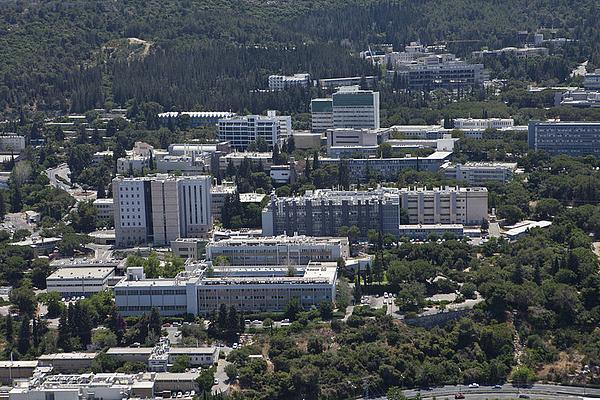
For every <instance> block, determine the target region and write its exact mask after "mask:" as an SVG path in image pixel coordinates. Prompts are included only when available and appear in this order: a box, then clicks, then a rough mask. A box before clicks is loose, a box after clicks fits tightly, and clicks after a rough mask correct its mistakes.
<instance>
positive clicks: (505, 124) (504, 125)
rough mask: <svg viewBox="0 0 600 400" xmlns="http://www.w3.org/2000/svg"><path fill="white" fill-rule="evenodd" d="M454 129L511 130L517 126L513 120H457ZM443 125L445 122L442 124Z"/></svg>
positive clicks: (480, 130)
mask: <svg viewBox="0 0 600 400" xmlns="http://www.w3.org/2000/svg"><path fill="white" fill-rule="evenodd" d="M453 121H454V129H460V130H462V131H479V132H482V131H485V130H486V129H509V128H512V127H513V126H515V120H514V119H512V118H456V119H454V120H453ZM440 124H442V125H443V121H442V122H441V123H440Z"/></svg>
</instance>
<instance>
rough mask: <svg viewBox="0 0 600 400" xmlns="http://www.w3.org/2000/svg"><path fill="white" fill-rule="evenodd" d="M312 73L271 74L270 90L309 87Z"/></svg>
mask: <svg viewBox="0 0 600 400" xmlns="http://www.w3.org/2000/svg"><path fill="white" fill-rule="evenodd" d="M309 85H310V74H294V75H269V89H270V90H275V91H278V90H284V89H287V88H290V87H304V88H306V87H308V86H309Z"/></svg>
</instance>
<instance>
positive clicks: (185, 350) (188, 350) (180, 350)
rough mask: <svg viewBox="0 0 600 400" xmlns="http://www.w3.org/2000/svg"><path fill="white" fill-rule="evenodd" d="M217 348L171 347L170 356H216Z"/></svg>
mask: <svg viewBox="0 0 600 400" xmlns="http://www.w3.org/2000/svg"><path fill="white" fill-rule="evenodd" d="M217 350H218V348H217V347H215V346H211V347H170V348H169V354H214V353H215V352H216V351H217Z"/></svg>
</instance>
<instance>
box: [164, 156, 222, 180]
mask: <svg viewBox="0 0 600 400" xmlns="http://www.w3.org/2000/svg"><path fill="white" fill-rule="evenodd" d="M211 159H212V157H211V154H210V153H202V154H201V155H195V154H192V155H189V156H188V155H181V156H171V155H168V156H164V157H162V158H160V159H158V160H156V170H157V171H158V172H162V173H169V172H181V173H182V174H183V175H198V174H205V173H208V172H210V171H211Z"/></svg>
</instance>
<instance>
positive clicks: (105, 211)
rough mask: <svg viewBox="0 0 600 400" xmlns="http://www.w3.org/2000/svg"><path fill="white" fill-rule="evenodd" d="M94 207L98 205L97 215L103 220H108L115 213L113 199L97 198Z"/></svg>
mask: <svg viewBox="0 0 600 400" xmlns="http://www.w3.org/2000/svg"><path fill="white" fill-rule="evenodd" d="M93 204H94V207H96V210H97V213H96V216H97V217H98V218H100V219H103V220H108V219H111V218H112V217H113V215H114V214H115V209H114V203H113V199H96V200H94V203H93Z"/></svg>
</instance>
